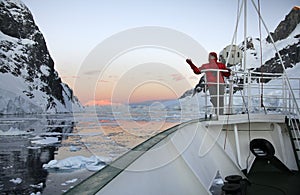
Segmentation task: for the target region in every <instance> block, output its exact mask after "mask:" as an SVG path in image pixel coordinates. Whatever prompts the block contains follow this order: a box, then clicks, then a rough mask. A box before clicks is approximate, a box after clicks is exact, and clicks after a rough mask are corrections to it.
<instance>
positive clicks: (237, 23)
mask: <svg viewBox="0 0 300 195" xmlns="http://www.w3.org/2000/svg"><path fill="white" fill-rule="evenodd" d="M243 5H244V1H242V4H241V5H240V0H238V5H237V12H236V13H237V15H236V24H235V30H234V33H233V37H232V40H231V45H230V49H229V55H228V56H227V58H226V62H225V66H226V67H227V65H228V61H229V58H230V56H231V55H230V54H231V52H232V46H233V44H234V45H236V42H237V30H238V25H239V20H240V17H241V13H242V8H243ZM230 98H232V97H230ZM229 101H230V100H229ZM229 109H231V108H230V106H229ZM229 116H230V115H229V114H228V116H227V120H226V125H227V126H226V127H227V128H226V133H225V140H224V150H225V149H226V142H227V136H228V126H229V124H228V123H229Z"/></svg>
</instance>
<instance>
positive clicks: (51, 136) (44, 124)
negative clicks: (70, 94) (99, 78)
mask: <svg viewBox="0 0 300 195" xmlns="http://www.w3.org/2000/svg"><path fill="white" fill-rule="evenodd" d="M193 117H197V116H196V115H192V116H184V117H183V116H182V112H181V110H179V109H166V108H161V105H160V104H157V105H153V104H151V106H149V105H137V104H136V105H127V106H124V105H119V106H114V107H111V106H102V107H90V108H87V109H86V111H85V112H83V113H72V114H52V115H51V114H38V115H7V116H0V175H1V177H0V192H1V194H54V193H55V194H62V193H63V192H65V191H66V190H68V189H69V188H72V187H73V186H75V185H76V184H78V183H79V182H80V181H82V180H83V179H85V178H87V177H88V176H90V175H91V174H93V173H94V172H95V171H97V170H100V169H101V168H103V167H104V166H105V165H106V164H107V163H109V162H111V161H112V160H114V159H116V158H117V157H118V156H120V155H121V154H123V153H125V152H127V151H128V150H130V149H131V148H133V147H134V146H136V145H138V144H139V143H141V142H143V141H144V140H146V139H148V138H150V137H152V136H153V135H155V134H157V133H159V132H161V131H163V130H165V129H168V128H170V127H172V126H174V125H176V124H178V123H181V122H183V121H186V120H189V119H191V118H193Z"/></svg>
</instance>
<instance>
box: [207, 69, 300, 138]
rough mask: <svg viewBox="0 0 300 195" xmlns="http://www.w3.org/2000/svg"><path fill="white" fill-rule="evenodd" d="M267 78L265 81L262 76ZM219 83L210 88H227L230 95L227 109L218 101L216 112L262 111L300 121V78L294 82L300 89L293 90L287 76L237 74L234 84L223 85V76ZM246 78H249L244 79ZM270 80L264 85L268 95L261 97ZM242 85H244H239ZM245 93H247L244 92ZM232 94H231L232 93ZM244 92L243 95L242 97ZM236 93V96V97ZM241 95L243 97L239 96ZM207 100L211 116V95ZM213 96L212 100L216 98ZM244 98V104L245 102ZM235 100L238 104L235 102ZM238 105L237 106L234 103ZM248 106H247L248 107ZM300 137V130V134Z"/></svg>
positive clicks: (216, 70)
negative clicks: (262, 106)
mask: <svg viewBox="0 0 300 195" xmlns="http://www.w3.org/2000/svg"><path fill="white" fill-rule="evenodd" d="M209 71H210V72H212V71H215V72H218V73H220V72H227V70H220V69H205V70H202V72H209ZM262 74H263V75H264V76H263V80H262V77H261V75H262ZM217 76H218V79H217V82H216V83H213V82H210V83H207V82H206V85H210V84H216V85H217V86H218V88H219V86H220V85H225V86H227V89H229V90H227V93H225V94H224V99H225V100H226V101H225V104H224V105H225V106H224V107H219V105H220V102H219V98H218V99H217V108H216V110H217V111H219V110H220V109H224V111H225V108H226V109H227V112H226V114H238V113H240V112H244V111H245V109H243V107H244V108H247V110H248V111H249V112H251V113H254V112H261V111H262V109H264V110H265V111H266V112H267V114H278V113H283V114H285V115H287V116H288V117H289V118H295V117H297V118H299V110H298V107H297V105H298V103H297V100H299V101H300V78H290V81H291V82H294V81H295V82H297V83H296V85H294V86H296V88H294V89H293V88H292V87H291V88H290V89H289V87H290V86H291V85H287V84H286V77H285V74H280V73H276V74H271V73H258V72H251V71H249V72H238V71H236V72H234V73H233V76H231V78H230V80H227V82H225V83H224V84H222V83H219V80H220V79H219V76H220V74H217ZM243 76H245V77H243ZM266 80H269V81H270V82H267V83H265V82H264V94H261V90H259V89H260V87H261V82H263V81H266ZM239 81H241V82H239ZM242 89H243V91H242ZM291 90H293V91H299V93H297V96H296V95H295V94H291V93H290V91H291ZM228 91H229V92H231V94H230V93H228ZM217 92H218V93H217V94H216V95H213V96H219V95H222V94H220V93H219V90H218V91H217ZM242 92H243V93H242ZM233 93H235V94H234V95H233ZM239 93H241V94H239ZM261 95H263V97H264V98H265V99H266V103H265V105H264V108H261V104H260V103H261V102H260V101H261ZM204 96H205V98H206V104H205V114H206V116H207V114H208V110H209V108H210V107H211V106H210V105H209V104H208V101H207V98H208V94H207V93H205V94H204ZM213 96H212V97H213ZM243 98H244V100H245V101H244V100H243ZM233 99H234V101H233ZM233 102H234V103H233ZM245 104H246V105H245ZM216 114H217V116H218V115H219V112H217V113H216ZM299 135H300V130H299Z"/></svg>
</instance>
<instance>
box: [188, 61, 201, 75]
mask: <svg viewBox="0 0 300 195" xmlns="http://www.w3.org/2000/svg"><path fill="white" fill-rule="evenodd" d="M186 63H188V64H189V65H190V67H191V69H192V70H193V71H194V73H195V74H201V71H200V70H199V68H198V67H197V66H196V65H195V64H194V63H193V62H192V60H191V59H186Z"/></svg>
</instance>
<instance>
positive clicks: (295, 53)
mask: <svg viewBox="0 0 300 195" xmlns="http://www.w3.org/2000/svg"><path fill="white" fill-rule="evenodd" d="M270 34H271V35H272V37H273V40H274V42H275V45H276V48H277V49H278V50H279V53H280V55H281V58H282V60H283V62H284V66H285V68H293V67H294V66H295V65H296V64H297V63H299V62H300V7H297V6H295V7H294V8H292V10H291V11H290V13H289V14H288V15H286V17H285V19H284V20H283V21H281V22H280V23H279V25H278V26H277V27H276V29H275V31H274V32H271V33H270ZM243 46H244V43H241V44H240V45H239V47H240V48H241V49H242V50H243ZM262 49H263V54H262V59H263V60H262V62H263V63H262V65H261V62H260V40H259V38H252V37H248V38H247V58H246V59H247V62H246V63H247V68H250V69H252V70H253V71H255V72H265V73H282V72H283V68H282V65H281V64H280V61H279V57H278V55H277V54H276V51H275V49H274V46H273V45H272V42H271V38H270V37H269V36H268V37H267V38H265V39H263V40H262ZM224 63H225V62H224ZM299 74H300V72H299ZM265 81H266V82H267V81H268V80H265ZM192 94H193V89H190V90H187V91H186V92H185V93H184V94H183V95H182V96H181V97H180V98H179V99H181V98H184V97H187V96H191V95H192Z"/></svg>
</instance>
